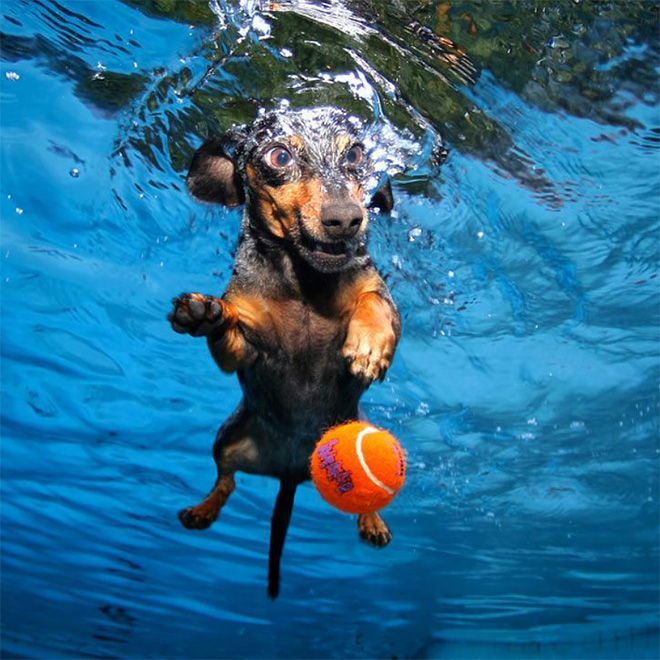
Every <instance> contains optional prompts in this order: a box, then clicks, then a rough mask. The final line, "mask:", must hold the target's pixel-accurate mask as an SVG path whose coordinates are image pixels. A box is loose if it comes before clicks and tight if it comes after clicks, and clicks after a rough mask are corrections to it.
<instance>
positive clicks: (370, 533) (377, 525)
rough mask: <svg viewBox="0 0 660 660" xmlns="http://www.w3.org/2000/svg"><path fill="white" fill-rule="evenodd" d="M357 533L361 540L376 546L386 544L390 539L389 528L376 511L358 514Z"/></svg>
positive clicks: (379, 546) (380, 546)
mask: <svg viewBox="0 0 660 660" xmlns="http://www.w3.org/2000/svg"><path fill="white" fill-rule="evenodd" d="M358 533H359V534H360V538H361V539H362V540H363V541H366V542H367V543H368V544H369V545H373V546H376V547H377V548H382V547H384V546H386V545H387V544H388V543H389V542H390V541H391V540H392V532H390V528H389V527H388V526H387V524H386V523H385V521H384V520H383V519H382V518H381V517H380V514H379V513H377V512H376V511H374V512H373V513H361V514H360V515H359V516H358Z"/></svg>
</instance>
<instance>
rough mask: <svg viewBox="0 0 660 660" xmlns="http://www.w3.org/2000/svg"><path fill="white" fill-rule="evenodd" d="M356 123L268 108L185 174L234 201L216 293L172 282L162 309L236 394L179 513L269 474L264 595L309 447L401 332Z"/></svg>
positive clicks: (371, 518) (372, 517)
mask: <svg viewBox="0 0 660 660" xmlns="http://www.w3.org/2000/svg"><path fill="white" fill-rule="evenodd" d="M364 134H365V126H364V124H363V123H362V122H361V121H360V120H359V119H358V118H357V117H354V116H350V115H347V113H345V112H344V111H342V110H339V109H337V108H334V107H328V106H326V107H318V108H311V109H310V108H307V109H303V110H297V111H293V110H287V111H278V112H269V113H265V114H262V115H261V116H260V117H258V118H257V119H256V120H255V121H254V122H253V123H252V124H251V125H246V126H239V127H235V128H233V129H231V130H229V132H228V133H227V134H225V135H224V136H223V137H220V138H213V139H209V140H208V141H206V142H205V143H204V144H203V145H202V146H201V147H200V148H199V149H198V150H197V151H196V153H195V155H194V157H193V160H192V164H191V166H190V171H189V173H188V177H187V185H188V189H189V191H190V193H191V194H192V195H193V196H194V197H195V198H196V199H198V200H201V201H204V202H210V203H216V204H223V205H225V206H227V207H236V206H240V205H242V204H245V210H244V213H243V218H242V222H241V232H240V237H239V241H238V248H237V253H236V258H235V263H234V269H233V273H232V276H231V279H230V282H229V285H228V286H227V289H226V291H225V293H224V294H223V295H222V296H221V297H219V298H218V297H215V296H212V295H202V294H199V293H186V294H182V295H180V296H179V297H178V298H175V299H174V300H173V305H174V309H173V311H172V312H171V314H170V315H169V317H168V318H169V321H170V323H171V325H172V327H173V329H174V330H175V331H176V332H178V333H182V334H189V335H192V336H193V337H206V340H207V343H208V347H209V350H210V352H211V355H212V356H213V359H214V360H215V361H216V363H217V364H218V366H219V367H220V369H221V370H222V371H224V372H226V373H234V372H236V374H237V375H238V380H239V382H240V385H241V388H242V391H243V399H242V401H241V403H240V404H239V406H238V408H237V409H236V410H235V411H234V413H233V414H232V415H231V416H230V417H229V419H228V420H227V421H226V422H225V423H224V425H223V426H222V427H221V428H220V430H219V432H218V434H217V437H216V440H215V444H214V446H213V457H214V459H215V463H216V466H217V473H218V476H217V480H216V482H215V485H214V486H213V488H212V490H211V492H210V493H209V494H208V495H207V496H206V498H205V499H204V500H203V501H202V502H201V503H200V504H197V505H196V506H191V507H188V508H186V509H183V510H182V511H180V512H179V519H180V521H181V523H182V524H183V525H184V527H186V528H188V529H205V528H207V527H209V526H210V525H211V524H212V523H213V522H214V521H215V520H216V518H217V517H218V514H219V512H220V510H221V509H222V507H223V506H224V505H225V503H226V502H227V500H228V498H229V496H230V495H231V493H232V491H233V490H234V488H235V482H234V473H235V472H236V471H243V472H247V473H250V474H261V475H269V476H272V477H275V478H277V479H279V480H280V489H279V493H278V496H277V500H276V504H275V509H274V512H273V517H272V522H271V540H270V543H271V545H270V557H269V578H268V593H269V595H270V596H271V598H276V597H277V595H278V593H279V571H280V569H279V566H280V557H281V554H282V549H283V546H284V539H285V536H286V531H287V528H288V525H289V521H290V518H291V510H292V507H293V500H294V495H295V492H296V488H297V486H298V485H299V484H300V483H302V482H304V481H306V480H308V479H309V478H310V468H309V464H310V457H311V454H312V452H313V450H314V446H315V444H316V442H317V440H318V439H319V438H320V437H321V435H322V434H323V433H324V432H325V431H326V430H328V429H329V428H331V427H333V426H335V425H337V424H341V423H343V422H346V421H349V420H356V419H363V415H362V413H361V410H360V407H359V402H360V397H361V396H362V394H363V393H364V392H365V391H366V390H367V388H368V387H369V386H370V384H371V383H372V382H374V381H375V380H382V379H383V378H384V376H385V373H386V371H387V369H388V368H389V366H390V364H391V362H392V358H393V356H394V351H395V349H396V346H397V343H398V341H399V337H400V334H401V320H400V316H399V312H398V311H397V308H396V306H395V304H394V301H393V300H392V296H391V295H390V292H389V290H388V288H387V286H386V284H385V282H384V281H383V279H382V278H381V277H380V275H379V274H378V273H377V271H376V269H375V267H374V265H373V263H372V261H371V259H370V257H369V255H368V253H367V248H366V229H367V224H368V222H369V212H368V207H367V204H366V200H367V192H366V189H367V184H368V183H369V182H371V183H372V184H373V183H374V182H376V181H378V179H377V174H378V173H377V172H376V171H375V169H376V168H375V167H374V163H373V162H372V161H371V159H370V157H369V153H368V151H367V148H366V147H365V144H364V142H363V140H362V139H363V137H364ZM377 185H378V184H376V186H377ZM376 186H374V187H376ZM392 205H393V199H392V191H391V186H390V183H389V181H385V183H383V184H382V185H380V187H379V188H378V189H377V190H376V192H375V193H374V194H372V195H371V202H370V204H369V206H370V207H371V208H374V207H377V208H378V209H379V210H380V212H383V213H387V212H389V211H390V210H391V209H392ZM357 524H358V531H359V535H360V537H361V538H362V539H364V540H365V541H366V542H368V543H370V544H372V545H374V546H376V547H382V546H385V545H387V543H389V541H390V540H391V538H392V535H391V533H390V530H389V528H388V527H387V525H386V524H385V522H384V521H383V519H382V518H381V517H380V515H379V514H378V513H366V514H361V515H360V516H359V517H358V523H357Z"/></svg>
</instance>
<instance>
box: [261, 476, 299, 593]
mask: <svg viewBox="0 0 660 660" xmlns="http://www.w3.org/2000/svg"><path fill="white" fill-rule="evenodd" d="M296 487H297V484H296V483H295V482H293V481H290V480H288V479H281V480H280V492H279V493H278V494H277V501H276V502H275V509H274V511H273V518H272V520H271V523H270V555H269V557H268V595H269V596H270V597H271V598H272V599H273V600H275V598H277V596H278V594H279V593H280V558H281V557H282V549H283V548H284V539H285V538H286V531H287V529H289V521H290V520H291V510H292V509H293V499H294V497H295V496H296Z"/></svg>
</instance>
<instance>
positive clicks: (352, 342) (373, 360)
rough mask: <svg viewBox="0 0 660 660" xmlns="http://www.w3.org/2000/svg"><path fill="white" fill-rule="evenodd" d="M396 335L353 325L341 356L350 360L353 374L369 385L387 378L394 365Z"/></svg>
mask: <svg viewBox="0 0 660 660" xmlns="http://www.w3.org/2000/svg"><path fill="white" fill-rule="evenodd" d="M395 345H396V335H395V334H394V331H393V330H392V329H386V330H383V329H380V328H379V329H378V330H373V329H372V328H369V327H367V326H364V325H362V324H359V323H351V325H350V326H349V328H348V335H347V337H346V341H345V342H344V346H343V348H342V350H341V354H342V355H343V356H344V357H345V358H346V360H348V362H349V368H350V370H351V373H352V374H353V375H354V376H355V377H356V378H360V379H362V380H364V381H366V382H368V383H371V382H372V381H374V380H377V379H380V380H382V379H383V378H385V374H386V372H387V370H388V369H389V367H390V364H391V363H392V356H393V354H394V347H395Z"/></svg>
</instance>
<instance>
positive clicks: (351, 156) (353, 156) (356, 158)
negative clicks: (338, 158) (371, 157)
mask: <svg viewBox="0 0 660 660" xmlns="http://www.w3.org/2000/svg"><path fill="white" fill-rule="evenodd" d="M363 156H364V149H363V148H362V147H361V146H360V145H359V144H354V145H353V146H352V147H351V148H350V149H349V150H348V151H347V152H346V162H347V163H348V164H349V165H351V166H352V167H356V166H357V165H359V164H360V163H361V162H362V158H363Z"/></svg>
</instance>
